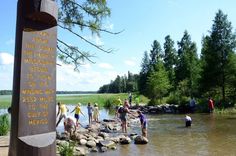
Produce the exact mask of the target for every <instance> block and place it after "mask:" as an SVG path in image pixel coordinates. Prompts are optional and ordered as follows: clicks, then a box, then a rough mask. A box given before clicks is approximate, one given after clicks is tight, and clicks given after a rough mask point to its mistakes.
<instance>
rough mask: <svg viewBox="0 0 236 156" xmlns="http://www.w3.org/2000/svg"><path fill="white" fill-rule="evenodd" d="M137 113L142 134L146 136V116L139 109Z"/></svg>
mask: <svg viewBox="0 0 236 156" xmlns="http://www.w3.org/2000/svg"><path fill="white" fill-rule="evenodd" d="M137 113H138V117H139V120H140V124H141V129H142V136H143V137H147V118H146V117H145V115H144V114H143V113H142V112H141V111H140V110H138V111H137Z"/></svg>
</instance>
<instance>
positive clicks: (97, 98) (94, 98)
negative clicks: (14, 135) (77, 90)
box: [0, 93, 149, 108]
mask: <svg viewBox="0 0 236 156" xmlns="http://www.w3.org/2000/svg"><path fill="white" fill-rule="evenodd" d="M136 96H137V95H136V94H133V99H135V97H136ZM118 97H120V99H121V100H122V101H124V100H125V99H127V98H128V94H126V93H121V94H90V95H83V94H80V95H71V96H69V95H66V96H63V95H59V96H57V101H61V102H62V103H65V104H72V105H73V104H77V103H78V102H80V103H82V104H87V103H88V102H91V103H92V104H93V103H95V102H96V103H98V105H99V106H100V107H103V106H104V105H105V103H106V102H107V101H108V100H111V101H113V100H115V99H118ZM139 99H140V100H139V102H140V103H145V104H146V103H148V101H149V100H148V99H147V98H146V97H144V96H142V95H140V96H139ZM10 104H11V96H10V95H1V96H0V108H8V107H9V106H10Z"/></svg>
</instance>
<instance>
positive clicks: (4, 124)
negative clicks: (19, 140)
mask: <svg viewBox="0 0 236 156" xmlns="http://www.w3.org/2000/svg"><path fill="white" fill-rule="evenodd" d="M9 129H10V122H9V118H8V114H4V115H0V136H2V135H7V133H8V131H9Z"/></svg>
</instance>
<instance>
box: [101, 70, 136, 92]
mask: <svg viewBox="0 0 236 156" xmlns="http://www.w3.org/2000/svg"><path fill="white" fill-rule="evenodd" d="M138 79H139V76H138V75H137V74H132V73H131V72H129V71H128V78H127V76H126V75H124V76H119V75H117V77H116V79H115V80H114V81H111V83H110V84H106V85H103V86H101V87H100V88H99V90H98V93H126V92H136V91H138Z"/></svg>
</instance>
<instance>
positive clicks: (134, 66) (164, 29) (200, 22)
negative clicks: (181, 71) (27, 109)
mask: <svg viewBox="0 0 236 156" xmlns="http://www.w3.org/2000/svg"><path fill="white" fill-rule="evenodd" d="M16 3H17V0H7V1H3V2H2V3H1V5H0V20H1V25H0V28H1V29H0V82H1V84H0V90H2V89H12V77H13V56H14V46H15V28H16V26H15V23H16ZM108 6H109V7H110V8H111V17H110V18H107V19H105V20H104V27H106V28H107V29H109V30H111V31H120V30H124V32H122V33H121V34H119V35H109V34H104V33H102V34H101V37H98V36H96V35H95V36H92V34H91V33H90V32H88V31H86V30H85V31H83V33H81V35H82V36H84V37H86V38H87V39H89V40H90V41H92V42H94V43H98V44H101V45H104V47H105V48H113V49H115V51H114V52H113V53H112V54H105V53H103V52H100V51H98V50H97V49H95V48H93V47H91V46H89V45H88V44H86V43H82V42H81V41H78V39H77V38H75V37H73V36H71V34H69V33H68V32H65V31H61V30H59V32H58V37H59V38H63V39H66V41H67V42H68V43H70V44H76V45H78V46H79V47H83V48H85V49H86V50H89V51H91V52H92V53H94V54H96V58H94V59H93V61H95V62H96V64H91V63H89V62H86V63H85V65H83V66H82V67H81V68H80V72H79V73H78V72H74V71H73V67H72V66H68V65H64V64H62V66H60V67H57V90H84V91H85V90H93V91H95V90H98V88H99V87H100V86H102V85H103V84H107V83H109V82H110V80H112V79H115V77H116V76H117V75H118V74H119V75H124V74H126V73H127V72H128V70H129V71H131V72H132V73H138V72H139V70H140V63H141V60H142V57H143V53H144V51H149V50H150V49H151V44H152V43H153V41H154V40H157V41H159V42H160V43H161V45H163V42H164V38H165V36H166V35H170V36H171V38H172V39H173V40H174V41H175V44H176V42H177V41H179V40H180V39H181V38H182V36H183V32H184V30H187V31H188V32H189V34H190V35H191V38H192V41H194V42H196V43H197V47H198V52H199V53H200V49H201V38H202V36H203V35H206V34H208V31H209V30H210V29H211V26H212V23H213V22H212V21H213V19H214V17H215V13H216V12H217V10H218V9H221V10H222V11H223V12H224V13H225V14H227V15H228V20H229V21H231V22H232V25H233V28H234V30H235V28H236V11H235V6H236V1H235V0H191V1H190V0H148V1H144V0H142V1H141V0H108ZM176 47H177V46H176ZM58 62H59V61H58ZM59 63H60V62H59Z"/></svg>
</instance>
